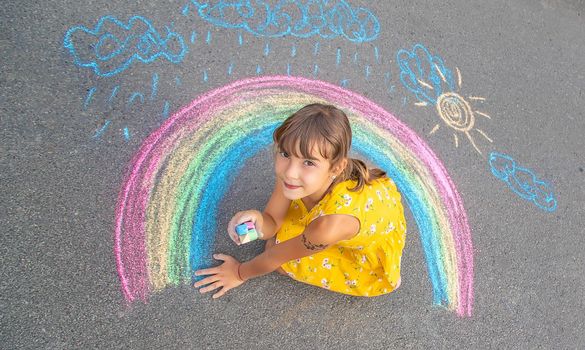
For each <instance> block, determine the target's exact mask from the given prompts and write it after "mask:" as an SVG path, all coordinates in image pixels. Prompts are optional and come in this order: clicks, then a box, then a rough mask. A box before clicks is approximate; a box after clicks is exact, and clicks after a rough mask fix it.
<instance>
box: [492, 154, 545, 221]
mask: <svg viewBox="0 0 585 350" xmlns="http://www.w3.org/2000/svg"><path fill="white" fill-rule="evenodd" d="M489 163H490V166H491V170H492V174H494V176H496V177H497V178H498V179H500V180H502V181H504V182H505V183H507V184H508V187H510V189H511V190H512V191H514V192H515V193H516V194H517V195H519V196H520V197H522V198H524V199H526V200H528V201H531V202H533V203H534V204H536V205H537V206H538V207H539V208H541V209H543V210H546V211H551V212H552V211H554V210H556V208H557V200H556V199H555V196H554V194H553V193H552V189H551V187H550V185H549V184H547V183H546V182H544V181H541V180H539V179H537V177H536V176H535V175H534V173H532V172H531V171H530V170H528V169H525V168H521V167H519V166H517V165H516V162H515V161H514V159H512V158H511V157H510V156H508V155H505V154H501V153H496V152H492V153H491V154H490V159H489Z"/></svg>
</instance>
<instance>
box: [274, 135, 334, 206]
mask: <svg viewBox="0 0 585 350" xmlns="http://www.w3.org/2000/svg"><path fill="white" fill-rule="evenodd" d="M297 147H298V144H297ZM297 154H299V155H300V154H301V152H300V151H299V150H298V148H297ZM311 155H312V156H311V158H297V157H295V156H294V155H292V154H290V153H289V152H287V151H286V150H282V149H279V150H277V152H276V154H275V157H274V171H275V174H276V177H277V178H279V179H280V180H281V181H282V183H283V190H284V196H285V197H286V198H287V199H290V200H294V199H299V198H305V197H308V200H309V202H311V203H317V202H318V201H319V200H320V199H321V197H322V196H323V194H324V193H325V192H326V191H327V189H328V188H329V186H330V185H331V183H332V182H333V180H332V179H331V176H333V175H339V174H338V173H337V171H334V170H330V169H329V168H330V166H331V163H330V162H329V160H327V159H325V158H323V157H321V155H320V153H319V151H314V152H311ZM339 172H341V171H339Z"/></svg>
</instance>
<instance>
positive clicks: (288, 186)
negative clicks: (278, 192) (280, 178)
mask: <svg viewBox="0 0 585 350" xmlns="http://www.w3.org/2000/svg"><path fill="white" fill-rule="evenodd" d="M284 186H285V187H286V188H288V189H289V190H294V189H297V188H300V187H301V186H293V185H289V184H287V183H286V182H284Z"/></svg>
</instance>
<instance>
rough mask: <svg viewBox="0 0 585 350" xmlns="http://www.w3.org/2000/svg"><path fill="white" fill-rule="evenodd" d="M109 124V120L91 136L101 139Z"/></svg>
mask: <svg viewBox="0 0 585 350" xmlns="http://www.w3.org/2000/svg"><path fill="white" fill-rule="evenodd" d="M111 123H112V121H111V120H106V122H105V124H104V125H103V126H102V127H101V128H100V129H99V130H98V131H96V133H95V134H94V135H93V137H94V138H95V139H99V138H101V137H102V135H103V134H104V132H106V130H107V129H108V127H109V126H110V124H111Z"/></svg>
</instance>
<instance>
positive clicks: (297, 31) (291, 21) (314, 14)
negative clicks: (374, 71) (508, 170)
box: [191, 0, 380, 43]
mask: <svg viewBox="0 0 585 350" xmlns="http://www.w3.org/2000/svg"><path fill="white" fill-rule="evenodd" d="M191 3H192V4H193V5H194V6H195V7H196V9H195V11H196V13H197V14H198V15H199V16H200V17H201V18H202V19H204V20H206V21H208V22H210V23H212V24H214V25H216V26H220V27H224V28H239V29H244V30H246V31H248V32H249V33H251V34H253V35H255V36H260V37H282V36H286V35H291V36H296V37H301V38H308V37H312V36H317V35H318V36H320V37H322V38H325V39H331V38H336V37H344V38H346V39H347V40H349V41H352V42H355V43H361V42H367V41H372V40H374V39H376V38H377V37H378V34H379V33H380V22H379V21H378V18H377V17H376V16H375V15H374V14H373V13H372V12H371V11H369V10H368V9H365V8H361V7H360V8H352V7H351V6H350V5H349V4H348V3H347V2H345V1H328V0H309V1H306V2H304V3H303V2H301V1H298V0H281V1H279V2H278V3H277V4H276V5H274V6H271V5H270V4H268V3H266V2H264V1H262V0H240V1H225V0H216V1H196V0H191Z"/></svg>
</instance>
